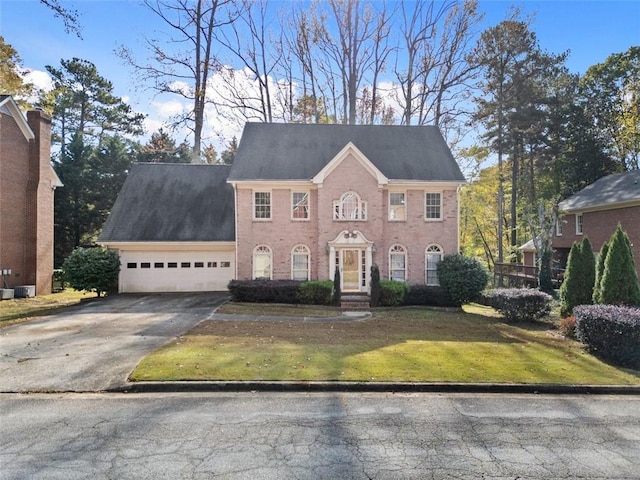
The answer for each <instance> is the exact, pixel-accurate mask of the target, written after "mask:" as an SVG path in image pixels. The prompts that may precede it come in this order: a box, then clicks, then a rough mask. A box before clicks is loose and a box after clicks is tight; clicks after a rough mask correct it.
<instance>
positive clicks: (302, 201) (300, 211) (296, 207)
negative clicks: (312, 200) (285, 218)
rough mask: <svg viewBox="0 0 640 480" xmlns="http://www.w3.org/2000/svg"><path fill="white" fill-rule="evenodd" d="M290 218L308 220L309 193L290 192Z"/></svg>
mask: <svg viewBox="0 0 640 480" xmlns="http://www.w3.org/2000/svg"><path fill="white" fill-rule="evenodd" d="M291 218H292V219H294V220H309V192H291Z"/></svg>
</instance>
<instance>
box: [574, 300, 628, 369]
mask: <svg viewBox="0 0 640 480" xmlns="http://www.w3.org/2000/svg"><path fill="white" fill-rule="evenodd" d="M574 315H575V317H576V337H578V340H580V341H581V342H582V343H584V344H585V345H586V346H587V347H588V348H589V350H591V351H592V352H593V353H595V354H597V355H598V356H599V357H601V358H603V359H605V360H608V361H610V362H612V363H615V364H616V365H620V366H623V367H631V368H635V369H640V308H632V307H622V306H617V305H580V306H578V307H576V308H575V309H574Z"/></svg>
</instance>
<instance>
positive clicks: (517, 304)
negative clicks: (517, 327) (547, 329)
mask: <svg viewBox="0 0 640 480" xmlns="http://www.w3.org/2000/svg"><path fill="white" fill-rule="evenodd" d="M552 300H553V297H552V296H551V295H549V294H548V293H544V292H541V291H540V290H534V289H531V288H498V289H496V290H493V292H492V293H491V306H492V307H493V308H495V309H496V310H498V311H499V312H500V313H502V315H504V318H505V319H506V320H507V321H511V322H523V321H528V322H530V321H534V320H538V319H540V318H542V317H544V316H545V315H548V314H549V313H550V312H551V301H552Z"/></svg>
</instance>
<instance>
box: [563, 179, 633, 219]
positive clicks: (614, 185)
mask: <svg viewBox="0 0 640 480" xmlns="http://www.w3.org/2000/svg"><path fill="white" fill-rule="evenodd" d="M634 204H640V170H631V171H629V172H623V173H614V174H613V175H608V176H606V177H602V178H600V179H599V180H596V181H595V182H594V183H592V184H591V185H588V186H586V187H585V188H583V189H582V190H580V191H579V192H578V193H576V194H574V195H572V196H571V197H569V198H567V199H566V200H563V201H562V202H560V203H559V204H558V206H559V208H560V210H562V211H563V212H575V211H582V210H591V209H594V210H600V209H606V208H620V207H624V206H627V205H634Z"/></svg>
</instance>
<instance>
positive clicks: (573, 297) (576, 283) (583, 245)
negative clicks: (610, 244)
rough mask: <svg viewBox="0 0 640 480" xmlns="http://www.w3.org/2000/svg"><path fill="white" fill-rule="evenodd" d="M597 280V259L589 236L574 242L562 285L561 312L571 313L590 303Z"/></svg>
mask: <svg viewBox="0 0 640 480" xmlns="http://www.w3.org/2000/svg"><path fill="white" fill-rule="evenodd" d="M595 280H596V260H595V256H594V255H593V248H592V247H591V242H590V241H589V238H588V237H584V238H583V239H582V241H581V242H573V245H572V246H571V250H570V251H569V258H568V259H567V269H566V270H565V274H564V281H563V282H562V286H561V287H560V314H561V315H562V316H563V317H566V316H569V315H571V313H572V312H573V309H574V307H576V306H578V305H590V304H591V301H592V299H593V286H594V285H595Z"/></svg>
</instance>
